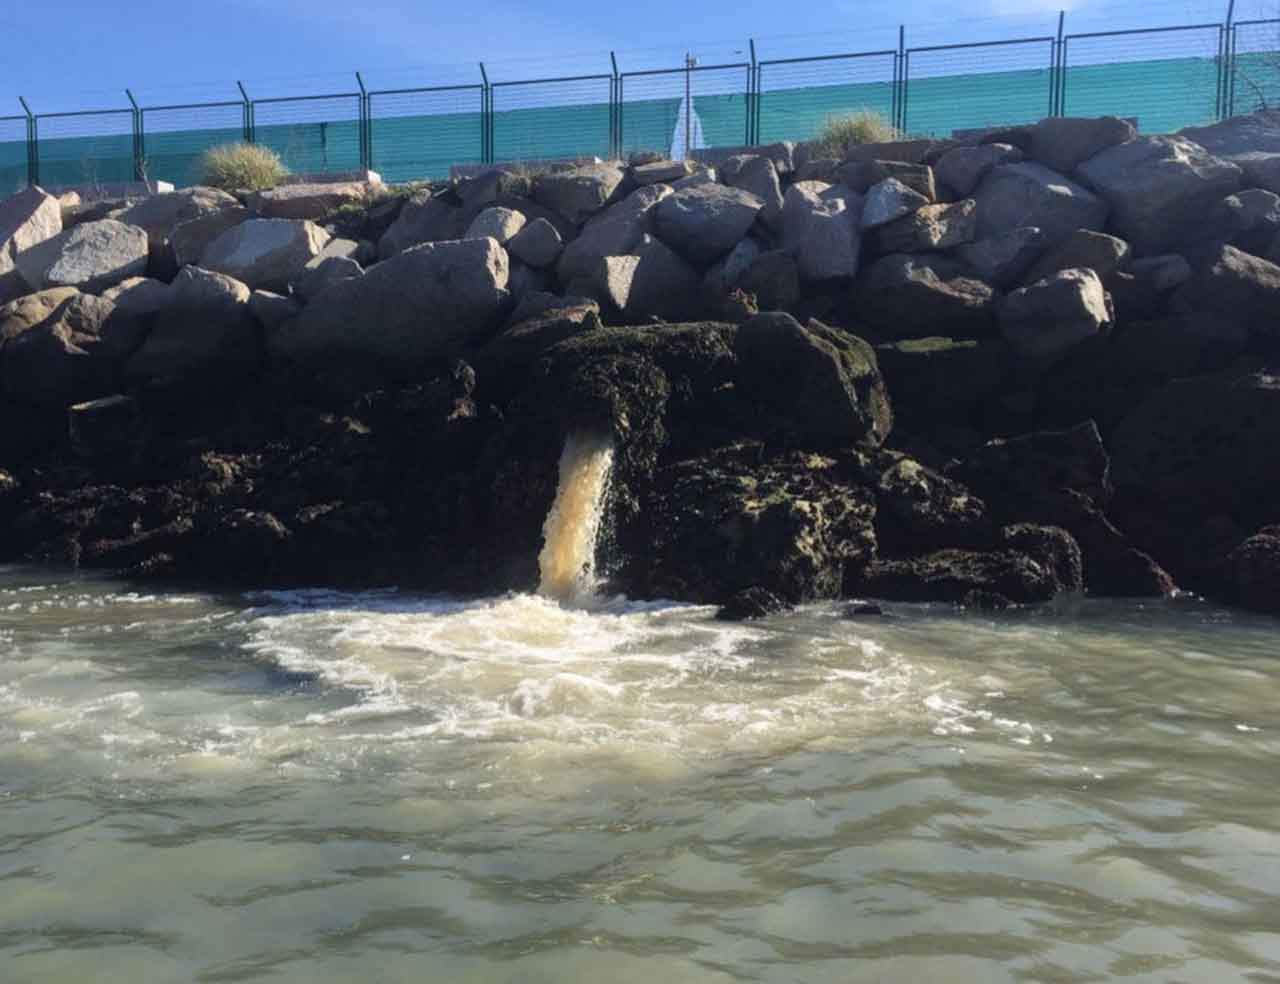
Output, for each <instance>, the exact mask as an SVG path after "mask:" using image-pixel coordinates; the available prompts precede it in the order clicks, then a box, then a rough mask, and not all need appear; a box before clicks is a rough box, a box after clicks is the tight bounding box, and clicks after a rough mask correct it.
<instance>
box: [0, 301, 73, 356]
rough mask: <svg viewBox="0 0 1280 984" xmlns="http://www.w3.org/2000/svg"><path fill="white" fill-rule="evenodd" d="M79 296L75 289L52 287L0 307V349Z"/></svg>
mask: <svg viewBox="0 0 1280 984" xmlns="http://www.w3.org/2000/svg"><path fill="white" fill-rule="evenodd" d="M79 294H80V291H78V290H76V288H74V287H52V288H50V289H49V290H42V291H37V292H36V293H34V294H26V295H24V296H23V297H19V298H17V299H16V300H12V301H10V302H9V303H8V304H5V305H4V306H2V307H0V347H3V345H4V343H5V342H7V341H8V340H9V339H11V338H17V337H18V336H19V335H21V334H22V333H23V332H25V331H30V330H31V329H32V328H34V327H35V326H36V325H38V324H40V323H41V322H42V321H44V320H45V319H46V318H48V317H49V316H50V315H51V314H53V312H54V311H55V310H57V309H58V308H59V307H61V306H62V305H64V304H65V303H66V302H67V301H69V300H71V298H73V297H77V296H79Z"/></svg>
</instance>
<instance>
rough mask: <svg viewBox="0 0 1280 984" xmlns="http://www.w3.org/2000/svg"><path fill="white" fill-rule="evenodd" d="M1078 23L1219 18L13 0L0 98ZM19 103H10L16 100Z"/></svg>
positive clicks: (501, 72)
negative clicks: (901, 31) (752, 41)
mask: <svg viewBox="0 0 1280 984" xmlns="http://www.w3.org/2000/svg"><path fill="white" fill-rule="evenodd" d="M1064 5H1065V6H1067V7H1068V8H1069V13H1068V24H1069V25H1070V27H1071V28H1073V29H1075V30H1101V29H1111V28H1128V27H1137V26H1146V25H1148V24H1176V23H1192V22H1198V21H1218V20H1220V19H1221V17H1222V8H1224V7H1225V0H1222V2H1221V3H1219V2H1217V0H1135V2H1133V3H1126V4H1117V3H1115V2H1114V0H1106V2H1105V3H1104V2H1099V0H965V2H960V3H957V2H955V0H830V2H826V3H818V4H814V3H791V4H786V3H778V2H777V0H735V2H733V3H725V2H721V3H715V2H710V3H708V2H706V0H703V2H701V3H696V2H694V3H691V2H690V0H647V2H645V3H638V2H634V0H633V2H631V3H600V2H598V0H535V2H516V0H484V2H471V3H456V2H452V3H443V2H440V0H421V2H413V3H406V2H399V0H354V2H353V0H223V2H221V3H217V4H191V3H183V2H177V3H175V2H173V0H167V2H164V3H161V2H158V0H128V2H123V3H122V2H109V0H76V2H74V3H72V2H67V0H46V2H44V3H31V2H17V0H14V2H11V3H10V4H7V5H6V6H7V7H8V8H9V9H8V10H7V11H6V12H5V13H4V14H3V15H2V16H0V23H3V25H4V27H5V31H4V34H5V45H4V49H5V50H4V60H3V62H0V107H7V109H4V108H0V113H3V112H18V111H19V110H20V107H19V106H18V102H17V99H16V97H17V95H19V94H23V95H25V96H26V97H27V98H28V100H29V101H30V102H31V103H32V108H33V109H34V110H35V111H36V112H50V111H58V110H66V109H81V108H99V107H115V106H117V105H120V104H122V103H123V102H124V96H123V92H122V89H123V88H124V87H125V86H126V85H127V86H131V87H133V88H134V90H135V92H136V93H137V94H138V95H139V97H140V99H141V100H142V101H143V103H144V104H152V105H154V104H159V103H165V102H187V101H198V100H205V99H222V98H234V96H235V87H234V80H236V79H237V78H239V79H244V80H245V81H246V83H247V85H248V86H249V88H250V93H251V95H256V96H266V95H297V94H304V93H320V92H331V91H343V90H345V89H348V88H350V87H351V86H352V85H353V84H354V78H353V76H352V73H353V71H354V70H355V69H357V68H358V69H361V70H362V71H363V73H364V75H365V78H366V81H367V82H369V84H370V85H371V87H387V88H390V87H400V86H412V85H429V84H443V83H451V82H471V81H474V80H475V79H476V76H477V75H478V69H476V68H475V67H474V66H475V62H476V61H478V60H479V59H481V58H483V59H485V61H486V62H487V64H488V66H489V69H490V74H491V77H494V78H496V79H503V78H505V79H517V78H528V77H540V76H548V75H558V74H579V73H585V72H595V71H604V70H607V65H608V63H607V52H608V51H609V50H610V49H616V50H617V51H618V52H619V58H620V60H621V61H622V63H623V68H624V70H625V69H627V68H653V67H659V66H661V67H675V66H676V65H678V64H679V62H680V58H681V56H682V54H683V52H684V51H685V50H689V49H691V50H693V51H694V53H695V54H696V55H697V56H698V57H699V58H700V59H701V60H702V61H703V63H704V64H706V63H715V62H719V61H735V60H737V59H738V58H741V57H743V52H744V51H745V48H746V39H747V38H748V37H750V36H754V37H755V38H756V39H757V41H758V45H759V48H760V50H761V57H787V56H794V55H799V54H807V53H833V52H838V51H864V50H877V49H880V48H885V47H892V46H893V44H894V41H895V35H896V25H897V24H898V23H899V22H903V23H905V24H906V25H907V28H908V38H909V43H916V44H937V43H944V42H951V41H970V40H984V39H995V38H1003V37H1011V36H1023V35H1026V34H1028V33H1030V34H1037V35H1038V34H1041V33H1052V29H1053V27H1054V21H1055V18H1056V12H1057V10H1058V8H1059V7H1060V6H1064ZM1237 10H1238V15H1237V16H1241V15H1243V16H1258V15H1260V14H1261V15H1269V16H1278V15H1280V0H1237ZM10 104H11V105H10Z"/></svg>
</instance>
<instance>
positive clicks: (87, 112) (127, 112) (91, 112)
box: [35, 109, 133, 120]
mask: <svg viewBox="0 0 1280 984" xmlns="http://www.w3.org/2000/svg"><path fill="white" fill-rule="evenodd" d="M121 115H124V116H132V115H133V110H132V109H83V110H76V111H73V112H65V113H36V114H35V117H36V119H38V120H57V119H66V118H67V117H69V116H121Z"/></svg>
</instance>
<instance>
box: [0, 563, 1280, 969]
mask: <svg viewBox="0 0 1280 984" xmlns="http://www.w3.org/2000/svg"><path fill="white" fill-rule="evenodd" d="M710 616H711V613H710V611H709V610H707V609H700V608H681V607H669V606H668V607H662V606H641V605H625V604H622V603H618V604H614V605H610V606H606V607H604V608H603V609H601V610H598V611H596V612H593V613H587V612H583V611H569V610H564V609H561V608H559V607H557V606H555V605H553V604H551V603H548V602H546V601H543V600H540V599H535V598H528V597H514V598H504V599H489V600H484V601H476V602H448V601H440V600H435V599H428V598H421V597H410V596H403V595H395V594H373V595H331V594H325V593H310V594H289V595H257V596H248V597H230V598H214V597H208V596H197V595H181V594H154V593H153V594H142V593H133V592H131V590H130V589H129V587H128V586H127V585H120V584H113V583H110V582H105V581H95V580H88V579H83V578H77V579H71V578H67V577H62V576H54V575H50V574H48V573H47V572H39V571H30V570H9V571H0V980H2V981H5V982H9V981H14V982H26V981H41V982H43V981H67V982H84V981H122V982H134V984H136V982H148V984H151V982H159V981H188V980H199V981H243V980H269V981H304V982H328V981H344V982H345V981H361V982H382V981H414V982H420V981H463V982H473V981H486V982H490V981H492V982H497V981H502V982H522V984H523V982H567V981H592V982H595V981H601V980H607V981H609V982H611V984H625V982H653V981H657V982H661V984H674V982H684V981H690V982H702V981H708V982H710V981H777V982H810V981H814V982H827V981H830V982H837V981H838V982H848V981H947V982H962V981H981V982H990V981H1072V982H1075V981H1103V980H1117V979H1119V980H1131V981H1209V982H1213V984H1222V982H1226V981H1237V980H1240V981H1244V980H1249V981H1280V700H1278V698H1280V632H1278V631H1277V630H1278V629H1280V622H1276V621H1274V620H1268V619H1263V618H1255V617H1251V616H1247V615H1242V614H1238V613H1228V612H1224V611H1221V610H1218V609H1214V608H1211V607H1208V606H1205V605H1202V604H1199V603H1196V602H1191V601H1180V602H1174V603H1170V604H1119V603H1084V604H1075V605H1064V606H1060V607H1059V608H1057V609H1055V610H1052V611H1047V612H1038V613H1032V614H1027V613H1023V614H1019V615H1015V616H1009V617H1001V618H999V619H991V618H985V617H977V616H963V615H958V614H955V613H953V612H951V611H949V610H930V609H925V608H906V607H904V608H899V609H894V615H893V617H891V618H888V619H880V620H853V619H849V618H845V617H843V616H842V608H841V607H840V606H824V607H816V608H813V609H810V610H807V611H805V612H803V613H801V614H797V615H791V616H787V617H782V618H778V619H775V620H772V621H769V622H766V623H763V624H753V625H750V626H725V625H721V624H718V623H715V622H714V621H712V620H711V617H710Z"/></svg>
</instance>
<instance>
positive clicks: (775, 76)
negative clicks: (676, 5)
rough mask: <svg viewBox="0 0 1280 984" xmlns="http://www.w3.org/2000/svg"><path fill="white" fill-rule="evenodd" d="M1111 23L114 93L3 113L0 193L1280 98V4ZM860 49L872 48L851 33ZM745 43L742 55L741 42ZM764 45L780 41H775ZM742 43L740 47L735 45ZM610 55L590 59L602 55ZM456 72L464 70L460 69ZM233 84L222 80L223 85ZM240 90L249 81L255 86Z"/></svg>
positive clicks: (430, 173) (1268, 104)
mask: <svg viewBox="0 0 1280 984" xmlns="http://www.w3.org/2000/svg"><path fill="white" fill-rule="evenodd" d="M1233 9H1234V7H1230V8H1228V10H1227V11H1225V12H1224V13H1225V16H1224V19H1223V20H1222V21H1221V22H1219V23H1188V24H1174V25H1165V26H1160V27H1139V28H1134V29H1128V30H1105V31H1080V30H1076V31H1071V30H1070V29H1069V25H1068V24H1067V21H1068V20H1070V17H1069V16H1068V15H1066V14H1062V15H1059V17H1058V25H1057V31H1056V32H1055V33H1048V32H1044V33H1041V34H1036V33H1035V32H1030V33H1031V34H1032V36H1027V37H1003V38H1001V37H996V38H992V39H990V40H978V41H971V42H965V43H958V44H947V43H935V42H945V41H946V38H945V37H943V38H931V39H930V43H928V44H920V43H916V44H912V43H911V37H910V34H911V32H910V31H908V29H906V28H899V29H898V32H897V33H898V43H897V46H896V47H894V48H889V47H887V46H885V45H884V44H883V42H882V43H881V50H865V51H850V52H843V53H841V52H836V53H834V54H828V53H823V54H814V55H809V54H807V53H805V52H804V51H800V52H799V53H798V57H769V55H770V50H769V45H763V46H762V45H758V44H757V43H756V42H754V41H752V42H750V43H749V44H748V45H745V46H743V48H742V49H740V50H739V49H735V51H734V54H733V55H732V56H730V57H729V58H723V59H720V60H719V62H718V63H716V64H709V65H700V64H698V63H697V61H696V60H695V59H693V58H691V57H690V58H687V59H685V60H684V64H681V65H675V66H671V65H666V66H664V65H662V64H661V63H660V62H659V63H658V64H657V65H656V66H654V65H648V66H646V65H642V66H639V67H636V66H634V65H631V66H628V70H627V71H619V67H618V62H617V59H616V58H615V57H613V56H612V55H611V54H603V53H602V55H601V57H600V60H599V64H600V67H601V71H599V72H592V71H590V70H588V71H587V72H586V73H584V74H573V75H562V76H559V77H554V78H535V79H527V78H517V79H511V80H505V79H504V80H501V81H492V80H490V78H489V75H488V73H487V71H486V70H485V67H484V66H483V65H481V66H480V71H479V74H478V76H477V77H476V81H475V82H474V83H472V84H458V83H459V80H457V79H455V80H452V81H451V84H449V85H425V86H420V87H412V88H396V89H378V90H374V91H367V90H366V88H365V85H364V81H363V78H362V77H361V76H360V75H359V74H357V76H356V80H357V82H358V91H348V92H338V93H331V94H327V95H314V96H312V95H288V96H270V95H268V96H265V97H261V98H251V95H250V93H248V92H247V91H246V90H245V89H244V87H243V86H241V87H240V98H239V99H230V98H229V99H226V100H223V101H213V102H205V103H176V102H175V103H174V104H171V105H170V104H165V105H146V106H138V105H137V103H136V102H134V99H133V96H132V95H131V94H129V96H128V100H129V103H128V105H127V106H124V105H122V106H120V107H118V108H109V107H107V108H103V109H99V110H94V111H87V112H66V113H40V112H33V111H32V110H31V109H30V108H29V106H28V104H27V103H26V102H25V101H23V103H22V105H23V108H24V109H25V110H26V113H25V115H14V116H5V117H0V193H2V192H10V191H13V190H14V189H16V188H18V187H21V186H22V185H23V184H25V183H40V184H42V185H44V186H46V187H55V188H56V187H60V186H86V185H87V186H90V187H92V186H95V185H106V184H113V183H116V182H123V181H131V180H139V179H147V180H160V181H167V182H172V183H173V184H175V185H189V184H193V183H196V182H198V181H199V180H200V158H201V155H202V154H203V153H204V152H205V151H206V150H208V149H209V148H211V147H214V146H217V145H219V144H224V143H228V142H233V141H236V140H248V141H251V142H256V143H258V144H261V145H264V146H267V147H270V148H272V149H273V150H275V151H276V152H277V153H278V154H279V155H280V156H281V158H282V159H283V161H284V163H285V164H286V165H287V166H288V167H289V168H290V170H292V171H294V172H295V173H299V174H326V173H335V172H349V171H357V170H359V169H363V168H372V169H374V170H376V171H378V172H380V173H381V174H382V176H383V178H384V179H385V180H388V181H395V182H401V181H412V180H421V179H436V178H442V177H446V176H447V175H448V174H449V173H450V169H451V168H453V167H455V166H458V165H479V164H491V163H497V162H505V163H522V162H523V163H529V164H536V163H542V162H546V161H560V160H580V159H583V158H594V157H599V158H606V157H616V156H624V155H627V154H630V153H634V152H637V151H653V152H657V153H660V154H664V155H667V156H672V157H682V156H686V155H689V154H692V153H693V152H694V151H697V150H701V149H707V148H724V147H737V146H741V145H744V144H745V145H751V144H759V143H771V142H774V141H779V140H794V141H801V140H808V139H811V138H813V137H815V136H817V135H818V134H819V133H820V132H821V131H822V129H823V128H824V127H825V126H826V125H827V124H828V122H830V121H831V120H832V119H833V118H836V117H840V116H845V115H848V114H851V113H856V112H870V113H875V114H878V115H880V116H882V117H883V118H884V119H885V121H886V122H887V123H891V124H893V125H894V126H896V127H897V128H898V129H899V130H901V131H903V132H904V133H905V134H907V135H909V136H946V135H950V134H953V133H955V132H957V131H967V130H974V129H981V128H988V127H999V126H1010V125H1017V124H1021V123H1028V122H1032V121H1034V120H1037V119H1040V118H1041V117H1044V116H1050V115H1071V116H1101V115H1114V116H1121V117H1126V118H1128V119H1132V120H1135V121H1136V122H1137V125H1138V128H1139V130H1140V131H1142V132H1146V133H1155V132H1170V131H1174V130H1178V129H1181V128H1182V127H1185V126H1192V125H1197V124H1204V123H1208V122H1212V121H1214V120H1216V119H1221V118H1223V117H1226V116H1231V115H1234V114H1239V113H1247V112H1253V111H1254V110H1257V109H1265V108H1275V107H1280V18H1275V19H1262V20H1240V21H1233V19H1232V13H1231V11H1232V10H1233ZM868 47H869V48H870V47H872V46H870V45H868ZM748 53H749V57H747V56H748ZM774 53H775V54H779V53H780V52H777V51H775V52H774ZM737 58H740V59H741V60H735V59H737ZM605 69H607V70H605ZM461 81H465V80H461ZM233 91H234V90H233ZM255 95H256V94H255Z"/></svg>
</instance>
